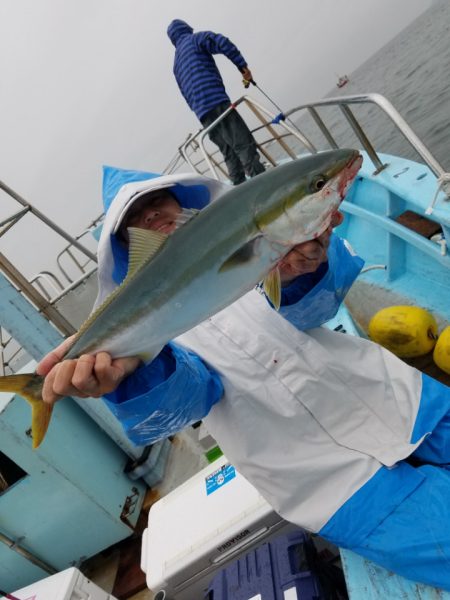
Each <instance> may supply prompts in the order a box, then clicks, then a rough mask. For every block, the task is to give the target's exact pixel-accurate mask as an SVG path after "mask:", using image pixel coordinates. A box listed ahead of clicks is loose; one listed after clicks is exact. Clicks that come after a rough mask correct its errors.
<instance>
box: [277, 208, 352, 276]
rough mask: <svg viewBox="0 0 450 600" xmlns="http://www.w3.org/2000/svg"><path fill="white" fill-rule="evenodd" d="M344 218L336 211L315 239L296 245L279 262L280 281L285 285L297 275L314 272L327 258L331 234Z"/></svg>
mask: <svg viewBox="0 0 450 600" xmlns="http://www.w3.org/2000/svg"><path fill="white" fill-rule="evenodd" d="M343 220H344V215H343V214H342V213H341V212H339V211H336V212H335V213H334V214H333V215H332V218H331V223H330V225H329V227H328V228H327V229H326V230H325V231H324V232H323V233H322V234H321V235H319V237H317V238H316V239H315V240H311V241H309V242H303V244H297V246H294V247H293V248H292V250H291V251H290V252H288V253H287V254H286V256H285V257H284V258H283V259H281V261H280V262H279V263H278V269H279V271H280V281H281V284H282V285H283V286H286V285H289V284H290V283H292V282H293V281H294V280H295V279H297V277H299V276H301V275H305V274H307V273H314V272H315V271H317V269H318V268H319V267H320V265H321V264H323V263H324V262H326V260H327V252H328V246H329V245H330V236H331V234H332V232H333V228H334V227H338V225H340V224H341V223H342V221H343Z"/></svg>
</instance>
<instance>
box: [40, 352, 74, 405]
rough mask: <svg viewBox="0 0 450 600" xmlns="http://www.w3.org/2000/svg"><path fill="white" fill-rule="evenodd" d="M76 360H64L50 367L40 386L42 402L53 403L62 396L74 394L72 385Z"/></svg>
mask: <svg viewBox="0 0 450 600" xmlns="http://www.w3.org/2000/svg"><path fill="white" fill-rule="evenodd" d="M76 362H77V361H76V360H64V361H63V362H60V363H58V364H56V365H55V366H54V367H53V368H52V369H51V371H50V372H49V373H48V375H47V376H46V378H45V379H44V383H43V386H42V399H43V400H44V402H47V403H48V404H54V403H55V402H56V401H57V400H59V399H60V398H63V397H64V396H72V395H76V394H75V392H76V390H75V388H74V387H73V385H72V377H73V373H74V371H75V367H76Z"/></svg>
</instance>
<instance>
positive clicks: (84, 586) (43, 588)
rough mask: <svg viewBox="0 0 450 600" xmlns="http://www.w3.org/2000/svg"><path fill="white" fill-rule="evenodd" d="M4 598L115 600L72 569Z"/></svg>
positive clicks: (30, 599)
mask: <svg viewBox="0 0 450 600" xmlns="http://www.w3.org/2000/svg"><path fill="white" fill-rule="evenodd" d="M6 598H14V599H16V600H117V599H116V598H115V597H114V596H111V594H107V593H106V592H104V591H103V590H102V589H100V588H99V587H98V586H97V585H95V583H92V581H90V580H89V579H87V577H85V576H84V575H83V573H81V572H80V571H79V570H78V569H75V568H74V567H72V568H70V569H66V570H65V571H61V572H60V573H56V575H51V576H50V577H46V578H45V579H41V580H40V581H36V583H32V584H31V585H28V586H27V587H24V588H21V589H20V590H17V591H16V592H13V593H12V594H9V595H8V596H6Z"/></svg>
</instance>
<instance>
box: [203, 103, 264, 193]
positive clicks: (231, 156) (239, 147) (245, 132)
mask: <svg viewBox="0 0 450 600" xmlns="http://www.w3.org/2000/svg"><path fill="white" fill-rule="evenodd" d="M229 106H230V105H229V104H228V103H227V102H222V103H221V104H219V105H218V106H216V108H213V109H212V110H210V111H209V113H207V114H206V115H205V116H204V117H202V119H201V123H202V125H203V127H208V125H211V123H213V122H214V121H215V120H216V119H217V118H218V117H219V116H220V115H221V114H222V113H223V112H224V111H225V110H226V109H227V108H228V107H229ZM209 138H210V140H211V141H212V142H214V144H216V146H218V147H219V150H220V151H221V152H222V154H223V157H224V159H225V163H226V165H227V168H228V174H229V177H230V179H231V181H232V182H233V185H238V184H239V183H242V182H243V181H245V175H246V174H247V175H249V177H254V176H255V175H258V174H259V173H263V171H265V169H264V166H263V165H262V163H261V161H260V158H259V154H258V150H257V147H256V142H255V140H254V138H253V135H252V133H251V131H250V129H249V128H248V127H247V124H246V123H245V121H244V119H243V118H242V117H241V115H240V114H239V113H238V112H237V111H236V110H232V111H231V112H230V113H229V114H228V115H227V116H226V117H225V118H224V119H223V120H222V121H220V123H218V124H217V125H216V126H215V127H214V128H213V129H212V130H211V131H210V133H209Z"/></svg>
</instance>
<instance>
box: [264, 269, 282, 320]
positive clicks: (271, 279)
mask: <svg viewBox="0 0 450 600" xmlns="http://www.w3.org/2000/svg"><path fill="white" fill-rule="evenodd" d="M263 289H264V292H265V294H266V296H267V297H268V298H269V300H270V301H271V303H272V304H273V306H274V308H275V309H276V310H280V306H281V278H280V270H279V269H278V267H277V268H275V269H272V271H270V273H269V274H268V275H267V276H266V277H265V279H264V281H263Z"/></svg>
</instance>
